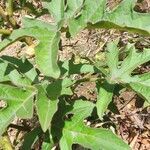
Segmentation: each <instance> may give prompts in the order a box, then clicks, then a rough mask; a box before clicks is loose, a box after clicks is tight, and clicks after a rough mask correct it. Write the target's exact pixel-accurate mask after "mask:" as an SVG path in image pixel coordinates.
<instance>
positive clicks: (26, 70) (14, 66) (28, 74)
mask: <svg viewBox="0 0 150 150" xmlns="http://www.w3.org/2000/svg"><path fill="white" fill-rule="evenodd" d="M1 62H2V63H1V65H2V64H5V65H4V66H1V68H3V71H2V72H1V77H6V78H7V77H8V76H9V74H11V72H12V71H14V72H16V71H17V72H18V73H19V75H18V73H16V74H15V75H11V76H12V77H13V79H15V80H16V78H19V79H20V81H19V80H18V82H17V83H18V84H15V83H14V82H13V84H15V85H17V86H19V84H20V83H21V84H22V82H23V83H25V84H24V85H27V83H28V84H31V83H32V84H33V83H35V82H38V79H37V75H38V74H37V71H36V69H35V68H34V66H33V65H32V64H31V63H30V62H29V61H28V60H27V59H25V60H22V59H17V58H15V57H10V56H2V57H1ZM6 64H8V65H6ZM4 75H5V76H4ZM24 80H25V81H24ZM26 80H28V81H26ZM29 80H30V81H29ZM1 81H3V80H2V79H1ZM11 82H12V80H11Z"/></svg>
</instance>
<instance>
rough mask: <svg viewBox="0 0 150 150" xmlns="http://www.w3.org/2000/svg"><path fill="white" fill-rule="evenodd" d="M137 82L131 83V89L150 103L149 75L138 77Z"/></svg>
mask: <svg viewBox="0 0 150 150" xmlns="http://www.w3.org/2000/svg"><path fill="white" fill-rule="evenodd" d="M138 78H139V80H137V81H136V82H131V83H130V84H129V85H130V86H131V88H132V89H133V90H134V91H136V92H137V93H138V94H139V95H141V96H142V97H143V98H144V99H146V100H147V101H148V103H150V92H149V91H150V73H144V74H142V75H139V76H138Z"/></svg>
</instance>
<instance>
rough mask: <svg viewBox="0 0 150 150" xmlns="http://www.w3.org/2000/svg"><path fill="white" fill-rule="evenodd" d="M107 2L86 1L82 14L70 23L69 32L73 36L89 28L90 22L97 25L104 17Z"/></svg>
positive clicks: (103, 0) (104, 0)
mask: <svg viewBox="0 0 150 150" xmlns="http://www.w3.org/2000/svg"><path fill="white" fill-rule="evenodd" d="M105 3H106V0H101V1H99V0H92V1H91V0H85V2H84V6H83V9H82V14H81V15H80V16H79V17H77V18H74V19H71V20H70V21H69V24H68V26H69V31H70V33H71V35H72V36H74V35H75V34H77V33H78V32H79V31H80V30H82V29H84V28H85V27H86V26H87V23H88V22H92V23H96V22H98V21H99V20H100V19H101V18H102V16H103V12H104V9H105Z"/></svg>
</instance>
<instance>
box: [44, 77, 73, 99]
mask: <svg viewBox="0 0 150 150" xmlns="http://www.w3.org/2000/svg"><path fill="white" fill-rule="evenodd" d="M72 84H73V82H72V81H71V79H69V78H65V79H59V80H56V81H55V82H53V83H51V84H49V85H48V86H47V88H46V91H47V94H48V96H49V97H50V98H51V99H57V98H58V97H59V96H61V95H72V94H73V93H72V90H71V89H70V86H71V85H72Z"/></svg>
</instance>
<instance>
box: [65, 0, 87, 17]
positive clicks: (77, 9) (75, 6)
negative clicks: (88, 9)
mask: <svg viewBox="0 0 150 150" xmlns="http://www.w3.org/2000/svg"><path fill="white" fill-rule="evenodd" d="M83 4H84V0H67V4H66V5H67V8H66V13H65V19H66V18H67V19H69V18H72V17H77V16H78V15H80V14H81V8H82V7H83Z"/></svg>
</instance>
